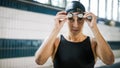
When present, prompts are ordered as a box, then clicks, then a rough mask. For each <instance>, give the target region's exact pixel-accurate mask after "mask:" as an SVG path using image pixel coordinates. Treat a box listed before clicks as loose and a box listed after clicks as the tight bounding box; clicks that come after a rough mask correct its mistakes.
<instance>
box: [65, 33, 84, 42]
mask: <svg viewBox="0 0 120 68" xmlns="http://www.w3.org/2000/svg"><path fill="white" fill-rule="evenodd" d="M85 38H86V36H85V35H83V34H82V33H80V34H78V35H71V34H69V35H68V36H67V39H68V40H69V41H73V42H81V41H83V40H84V39H85Z"/></svg>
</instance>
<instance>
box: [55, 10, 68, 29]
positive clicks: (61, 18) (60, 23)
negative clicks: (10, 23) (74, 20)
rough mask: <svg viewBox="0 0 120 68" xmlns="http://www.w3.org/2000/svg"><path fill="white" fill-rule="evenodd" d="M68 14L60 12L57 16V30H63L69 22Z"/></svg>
mask: <svg viewBox="0 0 120 68" xmlns="http://www.w3.org/2000/svg"><path fill="white" fill-rule="evenodd" d="M66 14H67V13H66V12H65V11H60V12H58V13H57V14H56V16H55V29H59V30H60V29H61V28H62V27H63V25H64V23H65V21H66V20H67V15H66Z"/></svg>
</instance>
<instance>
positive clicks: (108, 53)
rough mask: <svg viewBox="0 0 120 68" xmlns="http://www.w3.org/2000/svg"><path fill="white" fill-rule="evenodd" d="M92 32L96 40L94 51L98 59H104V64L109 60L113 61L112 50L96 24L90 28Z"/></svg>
mask: <svg viewBox="0 0 120 68" xmlns="http://www.w3.org/2000/svg"><path fill="white" fill-rule="evenodd" d="M92 32H93V34H94V36H95V39H96V42H97V47H96V52H97V54H98V56H99V57H100V59H102V61H104V62H105V63H106V64H109V63H110V62H114V55H113V52H112V50H111V48H110V46H109V44H108V43H107V42H106V41H105V39H104V38H103V36H102V35H101V33H100V31H99V29H98V28H97V26H94V27H93V28H92Z"/></svg>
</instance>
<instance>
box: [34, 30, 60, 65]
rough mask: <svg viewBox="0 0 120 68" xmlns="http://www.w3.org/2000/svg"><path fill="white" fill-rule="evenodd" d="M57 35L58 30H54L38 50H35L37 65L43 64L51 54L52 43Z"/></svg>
mask: <svg viewBox="0 0 120 68" xmlns="http://www.w3.org/2000/svg"><path fill="white" fill-rule="evenodd" d="M58 33H59V29H56V28H54V29H53V30H52V32H51V33H50V35H49V36H48V38H47V39H45V41H44V42H43V43H42V45H41V46H40V48H39V49H38V50H37V52H36V54H35V57H36V61H37V63H38V62H40V64H43V63H44V62H46V60H47V59H48V58H49V57H50V56H51V54H52V53H53V48H54V42H55V39H56V37H57V35H58Z"/></svg>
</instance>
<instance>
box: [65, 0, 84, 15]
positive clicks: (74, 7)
mask: <svg viewBox="0 0 120 68" xmlns="http://www.w3.org/2000/svg"><path fill="white" fill-rule="evenodd" d="M65 11H66V12H67V13H68V12H85V7H84V5H83V4H82V3H80V2H79V1H72V2H70V3H69V4H68V5H67V7H66V9H65Z"/></svg>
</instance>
